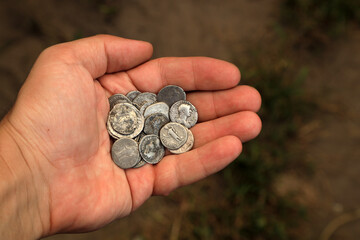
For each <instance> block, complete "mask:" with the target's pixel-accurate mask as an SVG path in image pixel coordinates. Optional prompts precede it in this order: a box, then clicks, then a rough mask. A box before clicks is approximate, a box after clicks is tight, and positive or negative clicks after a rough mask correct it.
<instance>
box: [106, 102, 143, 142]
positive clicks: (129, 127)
mask: <svg viewBox="0 0 360 240" xmlns="http://www.w3.org/2000/svg"><path fill="white" fill-rule="evenodd" d="M108 125H110V127H109V128H110V129H112V130H114V131H111V133H112V134H113V135H115V136H117V137H118V138H121V137H128V138H134V137H136V136H137V135H139V134H140V132H141V131H142V130H143V128H144V117H143V116H142V115H141V114H140V112H139V110H138V109H137V108H136V107H134V106H133V105H131V104H129V103H119V104H116V105H115V106H114V108H113V109H112V110H111V111H110V114H109V119H108ZM109 128H108V129H109Z"/></svg>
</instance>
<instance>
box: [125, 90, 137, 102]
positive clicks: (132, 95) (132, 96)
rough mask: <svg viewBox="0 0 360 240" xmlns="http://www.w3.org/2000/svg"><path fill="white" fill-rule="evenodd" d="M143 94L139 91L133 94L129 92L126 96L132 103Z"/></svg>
mask: <svg viewBox="0 0 360 240" xmlns="http://www.w3.org/2000/svg"><path fill="white" fill-rule="evenodd" d="M140 93H141V92H139V91H136V90H135V91H131V92H128V93H127V94H126V97H127V98H128V99H129V100H130V101H133V100H134V99H135V98H136V97H137V96H138V95H139V94H140Z"/></svg>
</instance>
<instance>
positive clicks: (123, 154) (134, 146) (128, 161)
mask: <svg viewBox="0 0 360 240" xmlns="http://www.w3.org/2000/svg"><path fill="white" fill-rule="evenodd" d="M111 157H112V159H113V161H114V162H115V164H116V165H118V166H119V167H120V168H122V169H128V168H132V167H134V166H135V165H136V164H138V163H139V162H140V160H141V157H140V153H139V147H138V143H137V142H136V141H134V140H133V139H130V138H121V139H119V140H117V141H116V142H115V143H114V144H113V146H112V148H111Z"/></svg>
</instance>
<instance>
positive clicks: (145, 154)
mask: <svg viewBox="0 0 360 240" xmlns="http://www.w3.org/2000/svg"><path fill="white" fill-rule="evenodd" d="M139 151H140V155H141V157H142V158H143V159H144V161H145V162H147V163H150V164H156V163H158V162H160V160H161V159H162V158H163V157H164V155H165V148H164V146H163V145H162V144H161V142H160V138H159V137H158V136H156V135H146V136H144V137H143V138H142V139H141V140H140V143H139Z"/></svg>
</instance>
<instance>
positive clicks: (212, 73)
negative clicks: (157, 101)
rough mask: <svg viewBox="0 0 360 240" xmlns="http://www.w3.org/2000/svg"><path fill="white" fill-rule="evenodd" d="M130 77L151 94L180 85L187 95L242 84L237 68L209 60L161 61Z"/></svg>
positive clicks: (132, 71) (131, 72)
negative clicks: (194, 91) (188, 92)
mask: <svg viewBox="0 0 360 240" xmlns="http://www.w3.org/2000/svg"><path fill="white" fill-rule="evenodd" d="M127 73H128V76H129V77H130V79H131V81H132V83H133V84H134V85H135V87H136V88H137V89H138V90H140V91H148V92H158V91H159V90H160V89H161V88H163V87H164V86H166V85H178V86H180V87H182V88H183V89H184V90H185V91H192V90H220V89H228V88H232V87H234V86H236V85H237V84H238V83H239V81H240V71H239V69H238V68H237V67H236V66H235V65H233V64H231V63H229V62H225V61H222V60H218V59H213V58H208V57H184V58H177V57H167V58H159V59H155V60H152V61H149V62H146V63H144V64H143V65H140V66H138V67H137V68H134V69H131V70H130V71H128V72H127ZM120 82H121V81H118V84H121V83H120Z"/></svg>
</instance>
